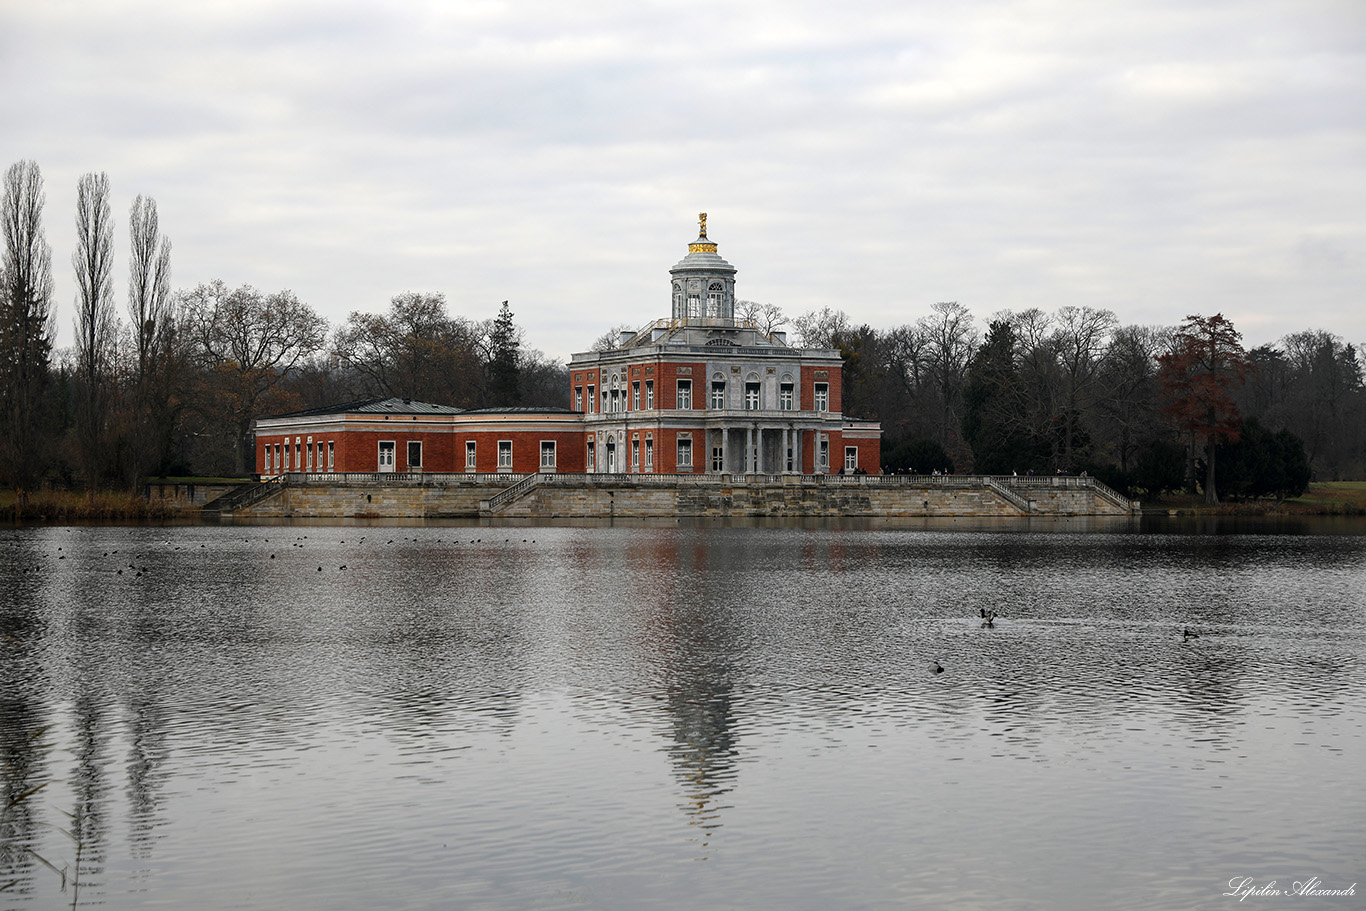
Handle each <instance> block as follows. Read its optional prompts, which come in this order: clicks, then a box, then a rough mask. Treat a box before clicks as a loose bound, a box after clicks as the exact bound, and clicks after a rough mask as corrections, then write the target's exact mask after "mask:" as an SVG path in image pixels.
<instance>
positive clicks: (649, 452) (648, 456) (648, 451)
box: [645, 437, 655, 473]
mask: <svg viewBox="0 0 1366 911" xmlns="http://www.w3.org/2000/svg"><path fill="white" fill-rule="evenodd" d="M654 470H655V441H654V440H653V439H652V438H650V437H646V438H645V471H646V472H647V473H649V472H653V471H654Z"/></svg>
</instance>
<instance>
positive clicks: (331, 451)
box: [327, 440, 337, 471]
mask: <svg viewBox="0 0 1366 911" xmlns="http://www.w3.org/2000/svg"><path fill="white" fill-rule="evenodd" d="M336 454H337V448H336V444H335V443H333V442H332V441H331V440H328V441H327V470H328V471H332V466H333V465H335V464H336V462H335V461H333V457H334V456H336Z"/></svg>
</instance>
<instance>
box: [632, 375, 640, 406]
mask: <svg viewBox="0 0 1366 911" xmlns="http://www.w3.org/2000/svg"><path fill="white" fill-rule="evenodd" d="M631 410H632V411H639V410H640V380H636V381H635V382H634V383H632V384H631Z"/></svg>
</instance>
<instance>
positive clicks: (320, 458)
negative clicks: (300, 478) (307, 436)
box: [318, 440, 323, 471]
mask: <svg viewBox="0 0 1366 911" xmlns="http://www.w3.org/2000/svg"><path fill="white" fill-rule="evenodd" d="M318 470H319V471H322V470H323V441H322V440H319V441H318Z"/></svg>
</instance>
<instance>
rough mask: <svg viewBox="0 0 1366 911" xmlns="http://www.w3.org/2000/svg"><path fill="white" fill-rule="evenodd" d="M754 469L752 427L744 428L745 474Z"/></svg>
mask: <svg viewBox="0 0 1366 911" xmlns="http://www.w3.org/2000/svg"><path fill="white" fill-rule="evenodd" d="M753 470H754V428H753V427H746V428H745V471H744V473H745V474H749V473H750V472H752V471H753Z"/></svg>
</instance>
